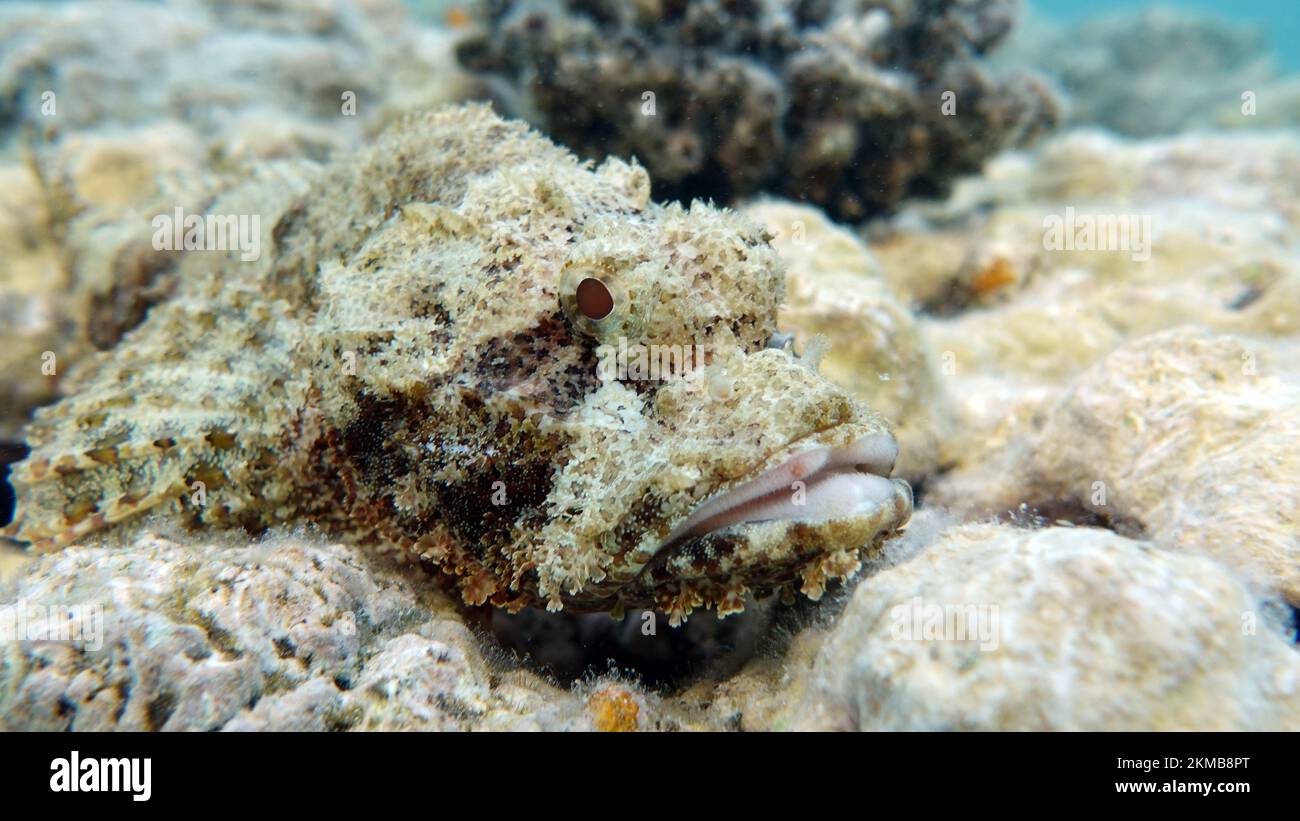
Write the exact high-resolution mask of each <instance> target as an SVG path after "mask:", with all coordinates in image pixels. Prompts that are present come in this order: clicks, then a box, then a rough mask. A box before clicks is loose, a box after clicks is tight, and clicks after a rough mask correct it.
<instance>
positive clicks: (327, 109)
mask: <svg viewBox="0 0 1300 821" xmlns="http://www.w3.org/2000/svg"><path fill="white" fill-rule="evenodd" d="M0 43H2V44H3V45H4V48H3V50H0V54H3V55H4V56H3V58H0V148H3V147H4V145H5V143H6V142H7V141H10V140H19V139H22V138H23V137H24V132H28V131H31V132H35V133H36V134H38V135H41V136H48V137H51V138H57V136H58V135H60V134H66V133H68V132H75V131H86V130H100V129H103V128H105V127H106V126H110V125H115V126H122V127H126V126H137V125H152V124H155V123H156V122H157V121H159V120H168V119H173V120H175V119H183V120H184V121H185V123H186V124H187V125H188V126H189V127H191V128H193V129H194V131H195V133H196V134H198V135H201V137H202V139H203V140H204V141H206V142H207V143H208V145H209V148H210V151H211V153H212V154H213V155H214V156H216V157H217V158H218V159H219V160H220V161H222V162H226V163H231V164H235V163H239V162H242V161H245V160H248V159H252V158H261V159H267V158H270V157H303V156H311V157H314V158H317V159H321V158H324V157H325V156H328V154H330V153H331V152H333V151H335V150H337V149H339V148H342V147H347V146H351V145H355V144H356V143H357V142H359V141H360V140H361V138H362V137H364V136H367V135H368V134H372V133H374V132H375V131H376V130H377V129H378V128H379V127H381V126H382V125H384V124H385V123H387V122H388V121H390V120H391V119H393V117H394V116H395V114H397V113H400V112H401V111H403V110H409V109H410V108H412V107H415V106H424V105H432V104H436V103H439V102H449V101H454V100H456V99H458V98H459V96H460V95H462V94H465V93H468V91H469V88H470V87H469V86H468V85H467V84H466V82H465V80H464V78H463V75H460V74H458V72H457V71H456V68H455V65H454V63H453V62H452V61H451V59H450V58H451V52H450V48H451V43H452V37H451V35H449V34H448V33H446V32H443V31H440V30H436V29H431V28H424V27H419V26H413V25H411V21H410V19H409V18H408V16H407V13H406V11H405V10H404V9H403V7H402V5H401V4H400V3H398V2H396V0H364V2H360V0H323V2H315V1H314V0H313V1H312V2H303V1H302V0H234V1H233V2H232V1H231V0H173V1H172V2H168V3H161V4H160V3H146V2H134V1H133V0H111V1H110V2H103V3H98V2H96V3H86V2H74V3H59V4H53V5H51V4H48V3H26V2H20V3H6V4H5V5H4V6H3V7H0ZM345 92H352V93H353V94H355V102H356V107H355V116H349V115H347V114H346V112H345V107H344V103H345V99H344V93H345ZM47 94H52V95H53V96H52V98H49V99H52V101H53V104H54V105H53V109H52V110H50V109H47V108H46V105H45V104H46V103H47V97H46V95H47Z"/></svg>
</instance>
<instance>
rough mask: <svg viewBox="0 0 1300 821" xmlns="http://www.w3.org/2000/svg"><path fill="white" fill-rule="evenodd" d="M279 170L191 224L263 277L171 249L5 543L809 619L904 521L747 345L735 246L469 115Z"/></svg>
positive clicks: (583, 604)
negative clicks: (376, 549)
mask: <svg viewBox="0 0 1300 821" xmlns="http://www.w3.org/2000/svg"><path fill="white" fill-rule="evenodd" d="M303 173H304V174H306V175H307V176H306V177H305V178H301V179H297V180H296V181H294V180H291V179H289V178H281V179H270V180H268V181H263V182H256V183H250V184H249V185H248V186H245V187H244V188H242V189H239V190H237V191H235V192H231V193H229V194H228V195H225V196H224V198H223V199H219V200H218V201H216V202H214V203H211V204H210V207H211V209H212V210H214V211H217V212H220V213H230V212H235V213H239V212H240V210H239V209H241V208H242V209H247V207H248V206H249V205H250V204H251V205H255V207H256V208H257V209H258V212H259V213H260V214H261V216H262V224H263V226H264V228H265V229H266V230H265V237H264V241H263V243H262V246H263V248H265V249H267V250H266V252H264V253H263V255H262V257H261V258H260V259H259V260H257V261H254V262H245V261H242V260H241V259H240V253H239V252H237V251H234V252H230V253H225V254H222V253H212V252H209V253H206V254H205V253H202V252H187V253H186V255H185V257H184V259H183V260H182V261H181V262H180V263H179V264H178V277H179V280H178V284H177V288H176V293H175V295H174V296H173V298H171V299H170V300H169V301H168V302H165V303H163V304H160V305H158V306H156V307H155V308H154V309H153V310H152V312H151V313H150V315H149V316H148V318H147V319H146V321H145V322H144V323H143V324H142V325H141V326H140V327H138V328H136V329H135V330H134V331H132V332H131V333H130V334H129V335H128V336H127V337H126V338H125V339H124V340H123V341H122V342H121V343H120V344H119V345H118V346H117V347H116V348H115V349H114V350H112V351H108V352H105V353H103V354H100V355H99V356H98V358H97V359H95V360H94V361H91V362H88V363H86V364H85V365H84V366H83V367H80V368H79V369H78V370H77V371H76V372H75V373H74V374H71V375H70V377H69V379H68V383H67V390H68V394H69V395H68V396H67V398H65V399H63V400H62V401H60V402H58V403H57V404H55V405H53V406H50V407H47V408H44V409H42V410H41V411H40V412H38V414H37V416H36V418H35V420H34V422H33V423H32V424H31V426H30V428H29V431H28V438H29V442H30V444H31V447H32V452H31V454H30V456H29V458H27V459H26V461H24V462H22V463H20V464H18V465H16V466H15V467H14V470H13V482H14V484H15V486H16V489H17V495H18V513H17V518H16V520H15V523H14V525H13V526H12V528H11V533H12V534H13V535H16V536H17V537H18V538H20V539H22V540H26V541H29V542H31V543H32V544H33V546H34V548H35V549H37V550H52V549H57V548H60V547H62V546H64V545H68V544H70V543H72V542H75V541H78V540H83V539H85V538H86V537H87V536H89V535H91V534H92V533H95V532H97V531H100V530H101V529H104V528H109V527H120V526H121V525H122V523H126V522H129V521H131V520H133V519H136V518H137V517H140V516H141V514H143V513H145V512H146V511H155V512H157V511H163V512H166V513H167V515H170V516H173V517H176V519H177V520H178V521H180V522H183V523H184V524H186V525H188V526H190V527H193V528H232V527H239V528H244V529H246V530H248V531H249V532H252V533H260V532H262V531H264V530H266V529H267V528H269V527H272V526H275V525H277V524H294V523H302V522H312V523H315V524H316V525H317V526H319V527H320V528H321V529H322V530H324V531H325V532H327V533H330V534H332V535H335V536H339V537H345V538H352V539H357V540H363V541H371V542H375V543H378V544H391V545H396V546H398V547H400V548H403V549H405V550H407V551H410V553H411V554H413V555H414V556H415V557H418V559H419V560H420V561H421V562H422V563H423V564H424V565H425V566H427V567H429V568H436V569H437V571H438V572H440V573H442V574H445V576H446V577H447V578H448V580H449V581H451V582H452V583H454V584H455V585H456V586H457V587H458V589H459V590H460V592H461V595H462V596H463V598H464V599H465V601H466V602H469V603H471V604H475V605H478V604H482V603H484V602H491V603H492V604H494V605H497V606H502V607H507V608H510V609H511V610H516V609H518V608H521V607H524V606H532V605H544V606H546V607H548V608H549V609H552V610H559V609H564V608H568V609H571V610H577V611H597V610H609V611H614V612H617V611H619V610H620V609H622V608H625V607H635V608H651V607H653V608H656V609H660V610H662V611H664V612H667V613H669V614H670V615H671V616H672V619H673V621H674V623H677V622H680V621H681V620H682V619H683V618H685V617H686V616H687V615H688V614H690V612H691V611H692V610H693V609H694V608H698V607H716V608H717V609H718V610H719V612H720V613H722V614H727V613H731V612H736V611H739V610H741V609H742V608H743V602H744V598H745V596H746V595H747V594H754V595H765V594H769V593H773V592H782V593H787V594H788V593H791V592H793V590H796V589H798V590H802V591H803V592H804V593H805V594H807V595H809V596H812V597H814V598H816V597H818V596H820V595H821V593H822V591H823V589H824V586H825V584H826V582H827V580H829V579H833V578H839V577H845V576H847V575H849V574H851V573H853V572H855V571H856V570H857V569H858V568H859V566H860V561H861V559H862V557H863V555H864V553H866V552H868V551H871V550H873V549H878V548H879V546H880V544H881V543H882V542H883V541H884V540H885V539H887V538H888V537H890V536H892V535H894V534H895V533H897V532H898V530H899V529H900V528H901V527H903V525H905V524H906V522H907V520H908V518H909V517H910V515H911V507H912V499H911V492H910V489H909V488H908V486H907V484H906V483H905V482H902V481H901V480H894V479H890V478H888V477H889V475H890V472H891V470H892V468H893V463H894V460H895V456H896V452H897V446H896V445H895V442H894V439H893V437H892V436H891V435H890V433H889V431H888V429H887V426H886V424H885V423H884V421H883V420H882V419H881V418H880V417H879V416H878V415H877V414H875V413H874V412H872V411H871V410H870V409H868V408H867V407H864V406H863V405H862V404H861V403H860V402H858V401H856V400H855V399H854V398H852V397H851V396H850V395H849V394H847V393H846V392H845V391H843V390H841V389H840V388H838V387H836V386H835V385H833V384H831V383H830V382H828V381H826V380H825V379H824V378H822V377H820V376H818V375H817V373H816V372H815V371H814V370H813V369H811V368H809V367H807V366H806V364H805V363H804V362H801V361H800V360H799V359H797V358H796V357H795V356H794V355H792V354H791V353H790V352H789V351H788V350H786V349H784V347H782V346H769V345H768V342H769V340H770V339H772V338H773V337H774V336H775V335H776V334H777V327H776V316H777V308H778V305H779V304H780V302H781V300H782V298H783V293H784V282H783V272H782V266H781V263H780V261H779V260H778V257H777V255H776V253H775V252H774V251H773V249H772V247H771V246H770V245H769V244H768V242H767V240H768V237H767V236H766V235H765V234H764V232H763V231H762V230H761V229H760V228H758V227H757V226H755V225H754V224H752V223H751V222H749V221H748V220H745V219H743V218H741V217H739V216H737V215H736V214H733V213H730V212H727V211H721V210H717V209H715V208H712V207H708V206H706V205H703V204H700V203H696V204H693V205H691V206H690V207H689V208H685V207H682V206H680V205H676V204H673V205H658V204H655V203H653V202H651V201H650V183H649V179H648V177H647V175H646V173H645V171H644V170H642V169H641V168H640V167H638V166H637V165H635V164H628V163H625V162H623V161H620V160H617V159H610V160H607V161H606V162H604V163H603V164H602V165H600V166H599V167H596V168H592V167H590V166H589V165H587V164H584V163H580V162H578V161H577V160H576V159H575V158H574V157H573V156H572V155H570V154H569V153H568V152H567V151H565V150H563V149H561V148H559V147H557V146H555V145H553V144H551V143H550V142H549V141H547V140H546V139H545V138H543V137H541V136H539V135H538V134H536V133H534V132H531V131H529V130H528V129H527V128H526V127H525V126H524V125H522V124H519V123H515V122H507V121H503V120H501V119H499V118H497V117H496V116H495V115H494V114H492V113H491V111H490V110H489V109H487V108H484V107H477V106H471V107H465V108H457V109H452V110H447V111H442V112H438V113H434V114H425V115H420V116H416V117H412V118H410V119H408V120H406V121H404V122H403V123H401V124H399V125H397V126H395V127H394V128H393V129H392V130H390V131H389V132H388V133H387V134H386V135H385V136H383V137H381V138H380V139H379V140H378V141H377V142H376V143H375V144H374V145H373V146H372V147H370V148H369V149H367V150H365V151H362V152H360V153H358V154H356V155H354V156H352V157H350V158H347V159H343V160H340V161H337V162H336V163H335V164H334V165H332V166H329V167H327V168H325V169H323V170H321V169H315V168H313V169H311V170H309V171H304V172H303ZM678 351H684V352H689V355H688V356H682V355H679V354H678ZM659 355H666V356H667V360H666V361H667V363H668V366H667V368H666V369H665V370H662V371H656V369H655V368H654V367H653V365H654V363H655V362H657V361H659V358H663V357H662V356H659ZM657 356H658V357H659V358H657ZM647 362H649V363H650V367H649V368H647V367H645V366H646V364H647ZM687 366H689V367H687Z"/></svg>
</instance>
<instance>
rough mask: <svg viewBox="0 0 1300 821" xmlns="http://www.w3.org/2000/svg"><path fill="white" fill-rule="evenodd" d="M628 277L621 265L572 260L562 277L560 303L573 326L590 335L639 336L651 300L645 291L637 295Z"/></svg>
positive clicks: (596, 336)
mask: <svg viewBox="0 0 1300 821" xmlns="http://www.w3.org/2000/svg"><path fill="white" fill-rule="evenodd" d="M627 280H628V277H627V275H626V274H625V273H624V272H623V271H622V270H621V269H620V268H619V267H618V266H617V265H613V264H608V263H602V262H600V261H597V262H594V263H592V262H583V263H579V264H572V265H570V266H569V267H568V268H567V269H566V270H565V272H564V275H563V276H562V277H561V279H560V305H561V306H562V307H563V308H564V313H565V314H566V315H567V316H568V318H569V321H570V322H571V323H573V326H574V327H575V328H576V329H577V330H579V331H581V332H582V333H584V334H587V335H588V336H591V337H594V338H596V339H609V338H613V337H618V336H636V335H637V334H638V333H639V332H640V330H641V328H642V327H644V324H645V319H646V317H645V316H644V311H645V310H646V307H647V304H648V303H649V302H650V301H651V300H650V299H648V298H647V297H646V295H645V294H640V295H637V296H636V297H635V298H634V295H633V294H632V293H630V292H629V289H628V281H627ZM638 306H639V308H638Z"/></svg>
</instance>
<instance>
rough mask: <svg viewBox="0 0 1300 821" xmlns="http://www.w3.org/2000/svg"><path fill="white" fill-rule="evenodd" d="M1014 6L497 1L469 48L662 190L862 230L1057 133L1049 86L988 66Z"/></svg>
mask: <svg viewBox="0 0 1300 821" xmlns="http://www.w3.org/2000/svg"><path fill="white" fill-rule="evenodd" d="M1015 8H1016V6H1015V4H1014V3H1012V2H1007V0H979V2H953V1H952V0H917V1H916V2H899V1H898V0H891V1H890V2H885V1H884V0H846V1H845V2H806V1H805V2H785V1H784V0H746V1H745V2H719V1H718V0H692V1H690V2H684V1H678V0H665V2H651V3H609V2H600V1H599V0H588V1H586V2H575V3H567V4H564V5H563V6H561V5H559V4H552V3H543V2H528V1H527V0H521V1H520V2H512V1H511V0H502V1H501V2H492V3H489V4H487V16H486V20H485V26H484V28H483V30H482V31H481V32H480V33H479V34H478V35H477V36H474V37H469V38H467V39H466V41H465V42H463V43H462V44H461V45H460V46H459V54H460V58H461V61H462V63H463V64H464V65H465V66H466V67H467V68H469V69H471V70H474V71H477V72H481V73H483V74H485V75H489V76H493V77H496V78H497V85H496V88H497V90H498V97H499V98H500V100H501V101H502V104H503V105H505V106H506V108H507V110H508V111H511V112H513V113H516V114H518V115H520V116H525V117H527V118H529V119H531V120H532V122H534V123H535V124H536V125H538V126H539V127H540V128H542V129H543V130H544V131H546V133H548V134H549V135H550V136H552V137H553V138H554V139H556V140H557V141H559V142H561V143H563V144H564V145H567V146H568V147H569V148H571V149H573V150H574V151H576V152H577V153H579V154H581V155H583V156H590V157H595V158H602V157H605V156H610V155H612V156H621V157H628V156H635V157H636V158H637V159H638V160H639V161H640V162H641V163H643V164H644V165H645V166H646V167H647V168H648V169H649V170H650V172H651V174H652V176H653V177H654V179H655V185H656V188H655V195H656V196H658V197H661V198H672V199H681V200H688V199H691V198H695V197H700V198H713V199H716V200H720V201H730V200H734V199H738V198H743V197H745V196H747V195H750V194H753V193H755V192H758V191H770V192H774V193H778V194H781V195H782V196H785V197H788V198H790V199H795V200H803V201H809V202H813V203H816V204H818V205H821V206H822V207H824V208H825V209H826V210H827V211H828V212H829V213H830V214H831V215H832V216H833V217H835V218H838V219H844V220H856V219H860V218H863V217H866V216H870V215H873V214H877V213H880V212H882V211H886V210H889V209H890V208H892V207H894V206H895V205H896V204H897V203H898V202H899V201H900V200H902V199H903V198H904V197H907V196H911V195H925V196H929V195H935V194H939V193H941V192H943V191H944V190H945V189H946V187H947V185H948V183H949V182H950V181H951V179H952V178H953V177H954V176H955V175H957V174H960V173H964V172H970V171H975V170H977V169H978V168H979V167H980V165H981V163H982V162H983V161H984V160H985V159H987V158H988V157H990V156H991V155H993V154H994V153H996V152H997V151H999V150H1000V149H1002V148H1004V147H1006V146H1009V145H1017V144H1022V143H1024V142H1026V141H1028V140H1030V139H1032V138H1033V137H1034V136H1035V135H1037V134H1038V133H1039V132H1041V131H1043V130H1044V129H1046V128H1049V127H1050V126H1051V125H1053V124H1054V123H1055V120H1056V118H1057V110H1056V104H1055V101H1054V100H1053V98H1052V96H1051V95H1050V94H1049V93H1048V92H1047V91H1046V90H1045V88H1044V87H1042V86H1041V85H1039V84H1038V83H1037V82H1036V81H1035V80H1033V79H1031V78H1029V77H1026V76H1014V77H1009V78H997V77H994V76H993V75H992V74H991V73H990V72H988V71H987V70H986V69H985V67H984V66H983V65H982V64H981V61H980V57H981V55H983V54H984V53H985V52H986V51H988V50H990V49H991V48H993V47H994V46H995V45H996V44H997V43H998V42H999V41H1000V40H1001V39H1002V38H1003V37H1004V36H1005V35H1006V34H1007V32H1008V31H1009V30H1010V28H1011V27H1012V24H1013V22H1014V18H1015ZM947 92H952V93H953V94H954V95H955V97H953V98H951V101H952V102H954V103H955V105H956V113H955V114H951V113H949V114H946V113H944V111H943V103H944V102H945V100H944V95H945V94H946V93H947ZM651 95H653V96H651Z"/></svg>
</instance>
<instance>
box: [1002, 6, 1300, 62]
mask: <svg viewBox="0 0 1300 821" xmlns="http://www.w3.org/2000/svg"><path fill="white" fill-rule="evenodd" d="M1026 5H1028V6H1030V7H1031V8H1032V9H1033V10H1034V11H1035V12H1038V13H1040V14H1042V15H1043V16H1046V17H1055V18H1058V19H1062V20H1078V19H1079V18H1082V17H1089V16H1093V15H1097V14H1105V13H1107V12H1113V11H1122V10H1124V9H1135V8H1143V7H1150V6H1163V7H1166V8H1186V9H1196V10H1198V11H1205V12H1210V13H1212V14H1216V15H1218V16H1220V17H1222V18H1224V19H1225V20H1230V21H1232V22H1234V23H1239V24H1240V23H1245V24H1248V25H1253V26H1258V27H1259V28H1261V29H1263V30H1264V31H1265V32H1267V33H1268V35H1269V36H1270V37H1271V38H1272V41H1273V48H1274V51H1275V53H1276V55H1277V62H1278V65H1279V66H1280V67H1282V68H1283V69H1285V70H1288V71H1297V70H1300V0H1164V1H1163V2H1156V3H1152V2H1147V1H1146V0H1026Z"/></svg>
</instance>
